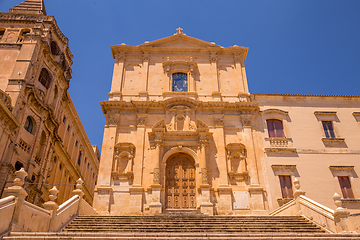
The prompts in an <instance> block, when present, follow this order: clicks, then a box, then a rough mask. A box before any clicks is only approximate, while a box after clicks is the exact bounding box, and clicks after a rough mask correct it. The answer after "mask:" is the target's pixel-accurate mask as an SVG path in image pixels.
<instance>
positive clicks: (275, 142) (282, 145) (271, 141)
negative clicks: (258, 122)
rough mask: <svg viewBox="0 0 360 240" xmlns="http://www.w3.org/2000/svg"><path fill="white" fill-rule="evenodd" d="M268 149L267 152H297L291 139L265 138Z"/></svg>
mask: <svg viewBox="0 0 360 240" xmlns="http://www.w3.org/2000/svg"><path fill="white" fill-rule="evenodd" d="M265 141H266V142H267V143H266V147H265V150H266V151H267V152H274V151H291V152H295V151H296V149H295V148H292V139H291V138H276V137H272V138H265Z"/></svg>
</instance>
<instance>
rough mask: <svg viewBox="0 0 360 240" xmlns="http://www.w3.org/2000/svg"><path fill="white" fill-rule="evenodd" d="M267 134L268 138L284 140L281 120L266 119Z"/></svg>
mask: <svg viewBox="0 0 360 240" xmlns="http://www.w3.org/2000/svg"><path fill="white" fill-rule="evenodd" d="M266 124H267V128H268V133H269V137H270V138H284V137H285V135H284V128H283V123H282V121H281V120H278V119H267V120H266Z"/></svg>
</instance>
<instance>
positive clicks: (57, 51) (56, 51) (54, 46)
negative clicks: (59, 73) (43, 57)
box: [50, 41, 61, 56]
mask: <svg viewBox="0 0 360 240" xmlns="http://www.w3.org/2000/svg"><path fill="white" fill-rule="evenodd" d="M50 47H51V53H52V55H55V56H57V55H60V53H61V50H60V48H59V45H57V43H56V42H55V41H52V42H51V45H50Z"/></svg>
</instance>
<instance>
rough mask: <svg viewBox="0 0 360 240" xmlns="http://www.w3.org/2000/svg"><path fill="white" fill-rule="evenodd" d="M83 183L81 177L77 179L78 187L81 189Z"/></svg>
mask: <svg viewBox="0 0 360 240" xmlns="http://www.w3.org/2000/svg"><path fill="white" fill-rule="evenodd" d="M83 183H84V181H83V180H82V179H81V178H79V179H78V180H77V181H76V189H81V188H82V185H83Z"/></svg>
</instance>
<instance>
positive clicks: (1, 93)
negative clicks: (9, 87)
mask: <svg viewBox="0 0 360 240" xmlns="http://www.w3.org/2000/svg"><path fill="white" fill-rule="evenodd" d="M0 99H1V101H3V103H4V104H5V106H6V107H7V108H8V109H9V110H10V111H11V110H12V106H11V98H10V96H9V95H8V94H7V93H6V92H4V91H3V90H1V89H0Z"/></svg>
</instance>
